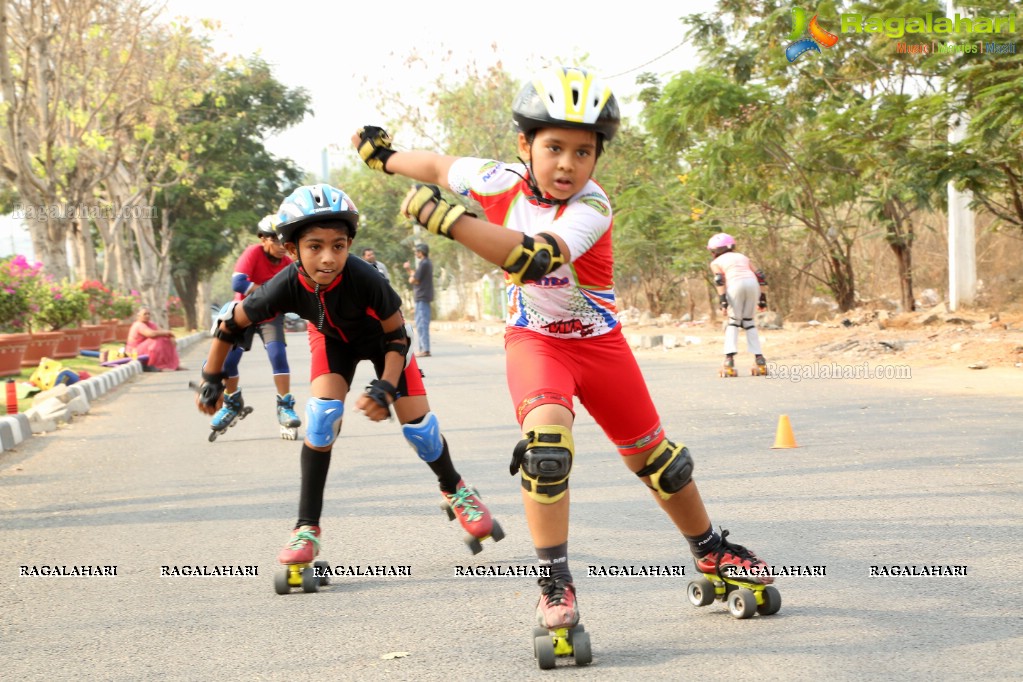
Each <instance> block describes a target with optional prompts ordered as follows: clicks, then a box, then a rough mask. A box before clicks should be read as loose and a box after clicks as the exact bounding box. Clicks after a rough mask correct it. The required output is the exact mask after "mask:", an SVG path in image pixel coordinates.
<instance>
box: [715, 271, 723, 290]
mask: <svg viewBox="0 0 1023 682" xmlns="http://www.w3.org/2000/svg"><path fill="white" fill-rule="evenodd" d="M724 284H725V276H724V275H722V274H721V273H720V272H715V273H714V286H719V287H720V286H724Z"/></svg>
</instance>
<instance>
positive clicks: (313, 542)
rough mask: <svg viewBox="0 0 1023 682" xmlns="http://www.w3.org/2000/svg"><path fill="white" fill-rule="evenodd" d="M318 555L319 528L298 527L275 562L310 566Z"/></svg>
mask: <svg viewBox="0 0 1023 682" xmlns="http://www.w3.org/2000/svg"><path fill="white" fill-rule="evenodd" d="M319 553H320V527H319V526H299V527H298V528H296V529H295V530H294V531H292V534H291V539H290V540H288V544H286V545H284V549H282V550H281V553H280V554H278V555H277V561H279V562H280V563H282V564H284V565H285V566H287V565H288V564H311V563H312V562H313V559H315V558H316V557H317V555H318V554H319Z"/></svg>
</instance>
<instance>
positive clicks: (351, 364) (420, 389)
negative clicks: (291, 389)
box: [309, 325, 426, 396]
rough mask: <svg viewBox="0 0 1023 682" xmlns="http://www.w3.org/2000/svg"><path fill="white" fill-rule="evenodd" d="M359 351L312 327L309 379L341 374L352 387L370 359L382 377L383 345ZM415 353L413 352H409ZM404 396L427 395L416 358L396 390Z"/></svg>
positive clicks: (310, 333) (378, 344)
mask: <svg viewBox="0 0 1023 682" xmlns="http://www.w3.org/2000/svg"><path fill="white" fill-rule="evenodd" d="M363 350H364V352H359V351H358V349H355V348H353V347H352V346H351V345H349V344H346V343H342V342H341V341H338V340H337V339H335V338H333V337H330V336H325V335H324V334H323V333H322V332H320V331H319V330H318V329H316V328H315V327H313V326H311V325H310V327H309V353H310V355H311V356H312V366H311V368H310V375H311V376H310V378H311V379H315V378H316V377H318V376H320V375H321V374H340V375H341V376H342V377H343V378H344V380H345V382H346V383H347V384H348V388H349V389H351V387H352V380H353V379H354V378H355V368H356V366H357V365H358V364H359V362H361V361H362V360H369V361H370V362H372V363H373V370H374V371H375V372H376V376H377V377H379V376H380V374H381V373H382V372H383V371H384V349H383V344H381V343H379V342H378V341H377V342H374V343H373V344H371V345H369V346H368V347H366V348H365V349H363ZM409 352H410V353H411V352H412V351H411V350H410V351H409ZM395 388H397V389H398V392H399V393H401V394H402V395H409V396H411V395H426V386H425V385H424V384H423V374H422V372H420V371H419V365H418V364H417V362H416V358H415V356H413V357H411V358H409V363H408V366H407V367H406V368H405V371H404V372H403V373H402V375H401V380H400V381H399V382H398V385H397V386H396V387H395Z"/></svg>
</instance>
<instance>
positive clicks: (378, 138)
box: [359, 126, 394, 175]
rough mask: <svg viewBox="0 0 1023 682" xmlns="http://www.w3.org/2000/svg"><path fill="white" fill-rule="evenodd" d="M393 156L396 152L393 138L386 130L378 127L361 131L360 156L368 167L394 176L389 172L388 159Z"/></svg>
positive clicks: (366, 127)
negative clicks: (392, 143) (392, 146)
mask: <svg viewBox="0 0 1023 682" xmlns="http://www.w3.org/2000/svg"><path fill="white" fill-rule="evenodd" d="M392 154H394V150H393V149H391V136H390V135H388V134H387V131H386V130H384V129H383V128H378V127H376V126H365V127H364V128H360V129H359V156H361V157H362V160H363V161H365V162H366V165H367V166H369V167H370V168H372V169H373V170H378V171H383V172H385V173H387V174H388V175H394V174H393V173H391V172H390V171H388V170H387V159H389V158H391V155H392Z"/></svg>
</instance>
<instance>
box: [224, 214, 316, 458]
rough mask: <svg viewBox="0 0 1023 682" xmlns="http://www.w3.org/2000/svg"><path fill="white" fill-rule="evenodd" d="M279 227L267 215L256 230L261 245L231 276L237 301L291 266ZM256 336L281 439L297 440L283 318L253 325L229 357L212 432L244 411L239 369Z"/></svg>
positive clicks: (251, 249) (245, 255)
mask: <svg viewBox="0 0 1023 682" xmlns="http://www.w3.org/2000/svg"><path fill="white" fill-rule="evenodd" d="M276 224H277V216H276V215H268V216H265V217H264V218H263V219H262V220H260V221H259V225H258V226H257V228H256V233H257V235H258V236H259V243H258V244H253V245H252V246H249V247H248V248H246V249H245V251H243V252H242V255H241V256H239V257H238V262H237V263H235V266H234V274H233V275H232V276H231V288H232V289H234V299H235V300H236V301H240V300H243V299H244V298H245V297H246V296H248V295H250V294H251V293H252V292H253V291H255V290H256V289H257V288H258V287H260V286H262V285H263V284H265V283H266V282H269V281H270V279H271V278H272V277H273V276H274V275H276V274H277V273H278V272H280V271H281V270H283V269H284V268H286V267H288V265H290V264H291V258H289V257H288V252H287V250H286V249H285V248H284V245H283V244H281V243H280V241H278V239H277V234H276V233H275V232H274V226H275V225H276ZM256 334H259V338H261V339H262V340H263V346H264V347H265V348H266V354H267V357H269V358H270V367H271V369H272V371H273V379H274V386H275V387H276V388H277V422H278V424H279V425H280V427H281V438H284V439H286V440H295V438H297V437H298V427H299V426H301V425H302V420H301V419H299V417H298V415H297V414H296V413H295V397H294V396H293V395H291V368H290V366H289V365H288V352H287V350H286V348H287V345H288V344H287V342H286V341H285V337H284V315H283V314H278V315H274V316H273V317H272V318H271V319H267V320H264V321H262V322H258V323H257V324H254V325H252V326H251V327H250V328H249V329H248V330H247V331H246V334H245V336H244V338H243V339H242V341H241V343H239V344H238V345H237V346H235V347H233V348H232V349H231V351H230V352H229V353H228V354H227V359H226V360H225V361H224V369H223V372H224V374H226V375H227V381H226V382H225V388H224V391H225V392H224V405H223V407H221V408H220V410H219V411H217V413H216V414H215V415H214V416H213V419H212V420H211V421H210V428H212V429H213V430H214V431H220V430H222V429H225V428H227V427H228V426H230V424H231V422H233V421H234V420H235V419H236V418H237V417H238V415H239V413H240V412H241V411H242V410H243V409H244V408H245V401H244V400H243V399H242V390H241V389H240V388H239V387H238V384H239V382H240V380H241V379H240V376H239V371H238V365H239V364H240V363H241V359H242V355H243V354H244V353H245V352H246V351H248V350H250V349H251V348H252V340H253V337H254V336H255V335H256Z"/></svg>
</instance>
